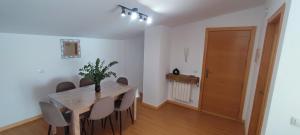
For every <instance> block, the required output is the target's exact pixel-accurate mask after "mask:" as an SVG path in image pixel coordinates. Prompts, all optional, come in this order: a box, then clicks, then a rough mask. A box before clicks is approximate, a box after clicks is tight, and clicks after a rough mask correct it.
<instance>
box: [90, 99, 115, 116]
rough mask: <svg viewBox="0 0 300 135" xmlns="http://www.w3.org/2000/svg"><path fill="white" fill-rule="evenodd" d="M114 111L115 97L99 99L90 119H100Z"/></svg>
mask: <svg viewBox="0 0 300 135" xmlns="http://www.w3.org/2000/svg"><path fill="white" fill-rule="evenodd" d="M113 112H114V99H113V98H112V97H106V98H103V99H100V100H99V101H97V102H96V103H95V104H94V105H93V107H92V110H91V113H90V118H89V119H90V120H100V119H102V118H105V117H107V116H109V115H110V114H111V113H113Z"/></svg>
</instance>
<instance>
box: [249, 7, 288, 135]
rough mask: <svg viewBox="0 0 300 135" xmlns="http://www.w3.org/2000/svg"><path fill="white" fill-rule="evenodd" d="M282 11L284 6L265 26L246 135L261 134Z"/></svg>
mask: <svg viewBox="0 0 300 135" xmlns="http://www.w3.org/2000/svg"><path fill="white" fill-rule="evenodd" d="M284 9H285V8H284V6H283V7H282V8H280V10H278V11H277V13H276V14H275V15H274V16H273V17H271V19H269V22H268V25H267V30H266V36H265V43H264V46H263V52H262V58H261V64H260V69H259V75H258V79H257V84H256V91H255V97H254V103H253V108H252V114H251V121H250V125H249V130H248V135H260V132H261V126H262V121H263V117H264V113H265V107H266V100H267V98H268V95H269V85H270V80H271V78H272V72H273V67H274V61H275V56H276V52H277V48H278V40H279V36H280V31H281V25H282V19H283V15H284Z"/></svg>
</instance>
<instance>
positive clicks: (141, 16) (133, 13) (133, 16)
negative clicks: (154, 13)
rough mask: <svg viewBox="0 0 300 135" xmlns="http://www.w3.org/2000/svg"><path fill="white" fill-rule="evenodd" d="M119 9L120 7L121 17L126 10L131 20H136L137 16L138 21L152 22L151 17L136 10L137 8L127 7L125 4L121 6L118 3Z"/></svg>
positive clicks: (124, 14)
mask: <svg viewBox="0 0 300 135" xmlns="http://www.w3.org/2000/svg"><path fill="white" fill-rule="evenodd" d="M118 6H119V7H120V8H121V9H122V12H121V16H122V17H125V16H126V12H127V14H128V16H130V19H131V20H132V21H134V20H136V19H138V18H139V21H140V22H146V23H147V24H151V23H152V18H151V17H148V15H146V14H143V13H141V12H139V11H138V8H132V9H130V8H128V7H125V6H122V5H118Z"/></svg>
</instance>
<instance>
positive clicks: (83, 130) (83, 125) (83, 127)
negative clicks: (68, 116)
mask: <svg viewBox="0 0 300 135" xmlns="http://www.w3.org/2000/svg"><path fill="white" fill-rule="evenodd" d="M80 121H81V132H82V134H85V135H86V134H87V133H86V130H85V121H86V119H83V120H80Z"/></svg>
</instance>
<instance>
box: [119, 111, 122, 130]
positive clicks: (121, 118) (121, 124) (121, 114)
mask: <svg viewBox="0 0 300 135" xmlns="http://www.w3.org/2000/svg"><path fill="white" fill-rule="evenodd" d="M119 113H120V114H119V115H120V135H122V112H119Z"/></svg>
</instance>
